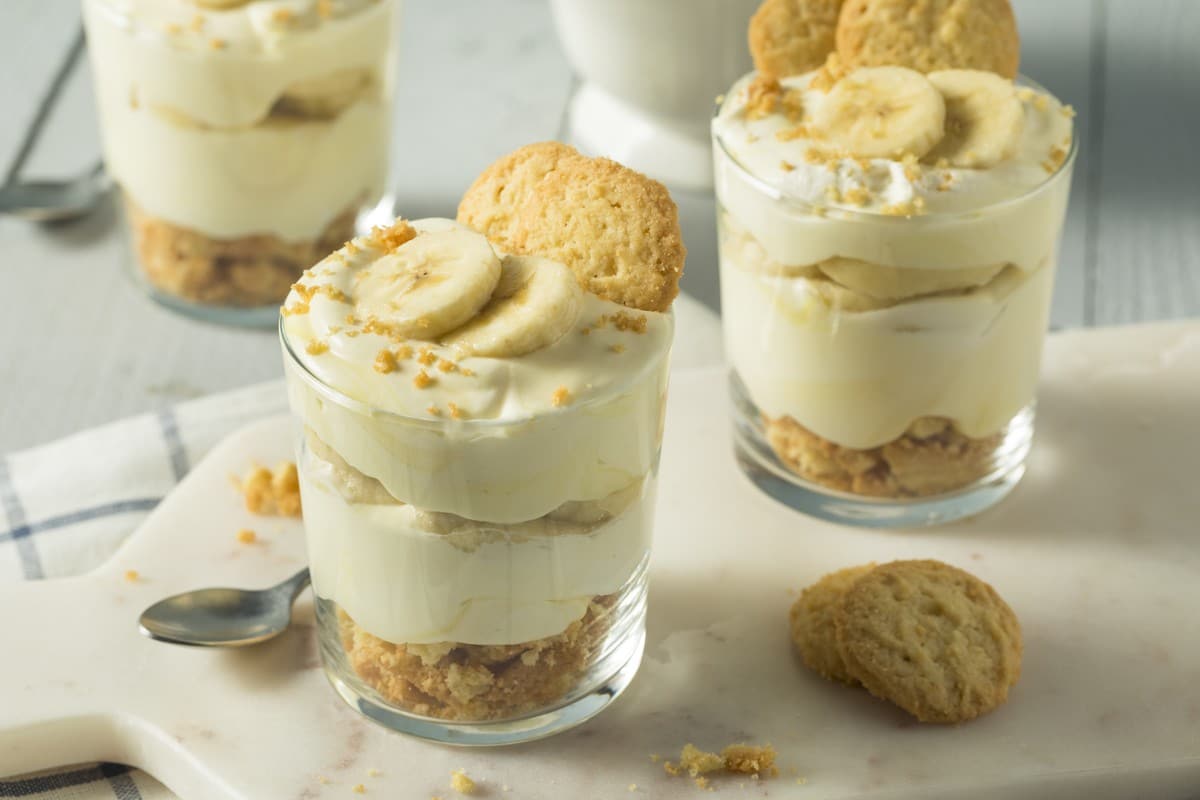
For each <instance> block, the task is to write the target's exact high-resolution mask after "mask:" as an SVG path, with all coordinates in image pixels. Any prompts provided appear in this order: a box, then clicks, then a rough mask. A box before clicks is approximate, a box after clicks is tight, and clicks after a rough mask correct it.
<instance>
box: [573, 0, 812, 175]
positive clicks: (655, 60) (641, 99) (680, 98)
mask: <svg viewBox="0 0 1200 800" xmlns="http://www.w3.org/2000/svg"><path fill="white" fill-rule="evenodd" d="M757 3H758V0H551V3H550V8H551V10H552V11H553V12H554V26H555V30H556V31H557V32H558V38H559V41H560V42H561V43H562V49H563V52H564V54H565V55H566V57H567V60H568V61H570V63H571V67H572V68H573V69H574V71H575V73H576V74H578V75H579V77H580V81H581V83H580V85H579V87H578V88H577V89H576V90H575V93H574V95H573V96H572V98H571V102H570V106H569V118H568V127H569V131H570V138H571V141H572V142H573V143H574V144H577V145H578V146H579V147H580V148H582V149H583V150H585V151H586V152H590V153H595V154H598V155H604V156H608V157H609V158H615V159H617V160H618V161H620V162H621V163H623V164H627V165H629V166H630V167H632V168H634V169H637V170H641V171H643V172H645V173H647V174H648V175H650V176H651V177H654V178H657V179H659V180H662V181H666V182H667V183H668V184H669V185H671V186H681V187H688V188H705V189H707V188H711V186H712V153H711V152H710V150H709V147H710V143H709V134H708V122H709V119H710V117H711V116H712V100H713V98H714V97H716V96H717V94H718V93H719V92H722V91H724V90H725V88H726V87H727V86H729V84H730V83H731V82H732V81H734V80H736V79H737V77H738V76H740V75H742V74H744V73H745V72H746V70H748V69H750V58H749V56H748V55H747V53H746V37H745V30H746V23H747V20H749V19H750V15H751V13H752V12H753V11H754V8H755V6H756V5H757ZM814 66H815V65H814Z"/></svg>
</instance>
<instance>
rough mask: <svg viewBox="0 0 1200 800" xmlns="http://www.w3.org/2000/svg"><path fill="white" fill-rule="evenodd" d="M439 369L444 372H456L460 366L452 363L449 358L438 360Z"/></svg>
mask: <svg viewBox="0 0 1200 800" xmlns="http://www.w3.org/2000/svg"><path fill="white" fill-rule="evenodd" d="M437 368H438V369H440V370H441V371H442V372H454V371H455V370H457V369H458V364H455V363H454V362H453V361H451V360H450V359H448V358H443V359H439V360H438V362H437Z"/></svg>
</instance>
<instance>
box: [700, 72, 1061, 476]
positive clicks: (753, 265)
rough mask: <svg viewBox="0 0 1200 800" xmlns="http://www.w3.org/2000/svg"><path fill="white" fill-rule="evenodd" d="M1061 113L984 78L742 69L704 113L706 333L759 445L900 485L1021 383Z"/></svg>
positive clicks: (1029, 387)
mask: <svg viewBox="0 0 1200 800" xmlns="http://www.w3.org/2000/svg"><path fill="white" fill-rule="evenodd" d="M1071 116H1072V112H1071V111H1070V109H1069V108H1066V107H1064V106H1062V105H1061V104H1059V103H1058V101H1057V100H1055V99H1054V98H1052V97H1050V96H1049V95H1047V94H1045V93H1043V92H1041V91H1038V90H1035V89H1033V88H1030V87H1020V86H1016V85H1014V84H1013V83H1012V82H1010V81H1008V80H1006V79H1003V78H1001V77H999V76H997V75H994V74H991V73H985V72H977V71H972V70H945V71H942V72H934V73H931V74H929V75H928V76H926V75H921V74H920V73H917V72H913V71H911V70H907V69H902V68H898V67H879V68H870V69H860V70H857V71H855V72H851V73H849V74H845V75H835V74H832V73H831V72H830V71H829V68H825V69H822V70H818V71H816V72H811V73H807V74H804V75H798V76H793V77H790V78H785V79H783V80H782V81H776V80H773V79H769V78H763V77H758V76H748V77H747V78H745V79H744V80H742V81H741V82H739V83H738V84H737V85H735V87H734V88H733V89H732V91H731V92H730V95H729V97H728V99H727V100H726V101H725V103H724V105H723V107H722V108H721V110H720V113H719V114H718V116H717V118H716V119H715V120H714V122H713V132H714V141H715V142H716V147H715V148H714V149H715V154H714V158H715V163H716V170H717V184H718V199H719V202H720V212H719V219H718V227H719V234H720V243H721V244H720V246H721V250H720V254H721V292H722V309H723V315H724V331H725V341H726V350H727V353H728V356H729V360H730V362H731V364H732V365H733V367H734V370H735V372H736V373H737V376H738V378H739V379H740V384H741V386H742V387H743V389H744V391H745V393H746V394H748V395H749V400H750V401H751V402H752V403H753V405H754V406H755V407H756V408H757V409H758V412H759V413H761V415H762V419H763V429H764V438H765V439H766V440H767V442H768V443H769V444H770V446H771V448H772V449H773V450H774V451H775V453H776V455H777V456H778V457H779V458H780V460H781V461H782V462H783V463H784V464H786V465H787V466H788V467H790V468H791V469H792V470H794V471H796V472H798V473H800V474H801V475H803V476H805V477H807V478H809V479H811V480H814V481H817V482H819V483H822V484H824V485H826V486H830V487H831V488H836V489H840V490H843V491H850V492H854V493H857V494H864V495H881V496H919V495H929V494H937V493H940V492H944V491H949V490H952V489H954V488H957V487H960V486H964V485H968V484H970V483H971V482H973V481H975V480H978V479H979V478H981V477H984V476H985V475H987V474H988V473H989V472H990V471H991V470H992V469H993V467H994V465H995V464H996V463H998V462H997V455H996V454H997V453H1001V452H1002V450H1003V448H1004V447H1005V437H1004V435H1003V434H1004V431H1005V430H1006V428H1007V426H1008V425H1009V423H1010V421H1011V420H1012V419H1013V418H1014V417H1016V416H1017V415H1018V414H1019V413H1020V412H1021V411H1022V409H1024V408H1026V407H1027V406H1028V405H1029V404H1030V402H1031V401H1032V399H1033V396H1034V391H1035V388H1036V383H1037V374H1038V365H1039V362H1040V356H1041V343H1042V340H1043V337H1044V332H1045V328H1046V323H1047V316H1048V312H1049V305H1050V296H1051V290H1052V286H1053V275H1054V266H1055V260H1056V251H1057V246H1058V233H1059V230H1060V229H1061V225H1062V218H1063V214H1064V212H1065V207H1066V200H1067V194H1068V190H1069V156H1070V152H1071V148H1072V142H1071V137H1072V123H1071Z"/></svg>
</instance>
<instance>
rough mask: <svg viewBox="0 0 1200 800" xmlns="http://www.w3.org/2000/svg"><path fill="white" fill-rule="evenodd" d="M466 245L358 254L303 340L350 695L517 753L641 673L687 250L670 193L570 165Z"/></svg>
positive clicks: (539, 169) (528, 191)
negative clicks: (675, 309)
mask: <svg viewBox="0 0 1200 800" xmlns="http://www.w3.org/2000/svg"><path fill="white" fill-rule="evenodd" d="M610 201H612V202H610ZM459 220H460V221H454V220H446V219H426V220H416V221H413V222H411V223H410V222H406V221H404V220H398V221H396V222H395V223H394V224H393V225H391V226H390V227H387V228H380V229H376V230H375V231H373V232H372V233H370V234H368V235H364V236H360V237H358V238H356V239H354V240H352V241H351V242H349V243H347V244H346V246H345V247H343V248H342V249H340V250H338V251H337V252H335V253H334V254H333V255H331V256H329V257H328V258H326V259H325V260H323V261H322V262H320V263H319V264H317V265H316V266H314V267H313V268H312V269H310V270H308V271H307V272H306V273H305V275H304V276H303V278H301V280H300V281H299V282H298V283H297V284H296V286H295V287H294V289H293V291H292V293H291V295H290V296H289V297H288V300H287V302H286V303H285V305H284V308H283V316H282V319H281V323H280V336H281V339H282V344H283V351H284V361H285V367H286V370H285V371H286V373H287V379H288V392H289V399H290V403H291V406H292V409H293V411H294V412H295V414H296V416H297V417H298V418H299V420H300V422H301V427H302V434H301V436H300V445H299V448H298V458H297V462H298V467H299V477H300V490H301V496H302V501H303V507H304V523H305V528H306V531H307V537H308V550H309V562H310V566H311V569H312V578H313V590H314V593H315V595H316V608H317V623H318V630H319V634H318V635H319V638H320V645H321V652H322V657H323V660H324V663H325V667H326V672H327V673H328V675H329V676H330V679H331V681H332V682H333V684H334V686H335V687H336V688H337V689H338V691H339V693H340V694H341V695H342V696H343V697H344V698H345V699H346V700H347V701H348V702H350V703H351V704H352V705H354V706H355V707H356V708H358V709H360V710H362V711H364V712H365V713H366V714H368V715H369V716H371V717H372V718H373V719H375V720H377V721H380V722H382V723H383V724H385V725H388V726H389V727H392V728H394V729H396V730H400V731H403V732H406V733H411V734H414V735H417V736H421V737H424V738H428V739H433V740H438V741H447V742H451V741H452V742H455V743H459V744H503V743H510V742H518V741H525V740H529V739H535V738H539V737H541V736H545V735H548V734H550V733H554V732H556V731H559V730H563V729H565V728H568V727H571V726H572V725H575V724H577V723H579V722H581V721H583V720H584V719H587V718H588V717H590V716H591V715H593V714H595V713H597V712H598V711H599V710H600V709H602V708H603V707H604V706H605V705H607V704H608V703H609V702H611V700H612V699H613V698H614V697H615V696H616V695H617V694H619V693H620V692H621V690H622V689H624V687H625V685H626V684H627V683H628V682H629V680H630V679H631V678H632V676H633V674H634V672H636V670H637V666H638V664H639V663H640V660H641V652H642V646H643V642H644V618H645V600H646V565H647V561H648V555H649V548H650V532H651V522H652V519H653V512H654V488H655V482H656V472H657V467H658V457H659V448H660V444H661V441H662V426H663V413H664V403H665V399H666V388H667V367H668V356H669V351H670V346H671V338H672V331H673V327H674V325H673V316H672V315H671V314H670V305H671V301H672V300H673V299H674V297H675V295H676V293H677V291H678V281H679V275H680V272H681V270H682V267H683V258H684V250H683V246H682V242H681V240H680V237H679V225H678V219H677V215H676V210H675V206H674V204H673V203H672V201H671V199H670V197H669V195H668V194H667V192H666V190H665V189H663V187H662V186H661V185H659V184H657V183H654V182H653V181H650V180H648V179H646V178H644V177H643V176H641V175H639V174H637V173H635V172H632V171H630V170H628V169H625V168H624V167H621V166H619V165H616V164H614V163H613V162H608V161H604V160H592V159H587V158H584V157H582V156H580V155H578V154H577V153H575V152H574V151H573V150H571V149H570V148H568V147H566V146H564V145H559V144H554V143H546V144H539V145H531V146H529V147H526V148H522V149H521V150H518V151H517V152H515V153H513V154H510V155H508V156H506V157H504V158H502V159H501V160H500V161H498V162H497V163H496V164H494V165H493V166H492V167H490V168H489V169H488V170H487V171H486V172H485V173H484V174H483V175H481V176H480V179H479V181H477V182H476V184H475V185H474V186H473V187H472V188H471V189H470V190H469V191H468V192H467V194H466V196H465V197H464V198H463V203H462V206H461V208H460V214H459ZM471 226H475V227H471ZM481 231H482V232H481ZM485 233H486V234H488V235H487V236H485ZM489 236H490V237H491V241H489V238H488V237H489Z"/></svg>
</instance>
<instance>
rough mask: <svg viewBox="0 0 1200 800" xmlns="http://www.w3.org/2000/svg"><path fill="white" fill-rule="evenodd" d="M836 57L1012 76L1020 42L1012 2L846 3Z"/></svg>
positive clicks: (858, 63) (862, 63)
mask: <svg viewBox="0 0 1200 800" xmlns="http://www.w3.org/2000/svg"><path fill="white" fill-rule="evenodd" d="M836 39H837V54H838V57H839V58H840V59H841V61H842V63H844V64H845V65H846V66H848V67H850V68H854V67H873V66H884V65H895V66H902V67H910V68H912V69H915V70H917V71H919V72H933V71H935V70H943V69H979V70H987V71H989V72H995V73H997V74H998V75H1002V76H1003V77H1005V78H1014V77H1016V74H1017V64H1018V62H1019V61H1020V50H1021V42H1020V38H1019V37H1018V35H1017V21H1016V17H1014V16H1013V10H1012V6H1011V5H1009V2H1008V0H846V3H845V5H844V6H842V12H841V14H840V15H839V17H838V24H837V36H836Z"/></svg>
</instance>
